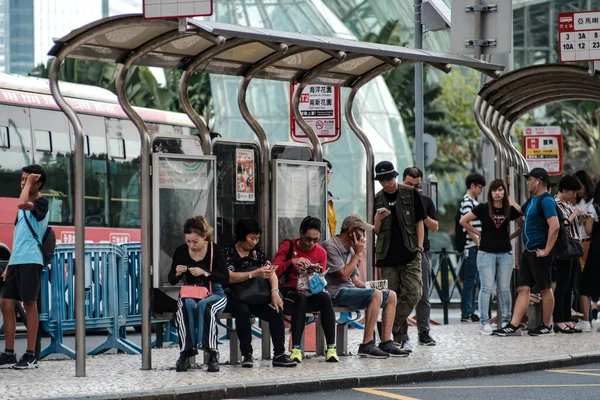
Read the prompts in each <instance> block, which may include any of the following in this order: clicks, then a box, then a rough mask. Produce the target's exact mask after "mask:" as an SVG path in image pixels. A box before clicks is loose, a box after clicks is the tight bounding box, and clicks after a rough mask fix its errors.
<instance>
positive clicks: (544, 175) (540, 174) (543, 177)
mask: <svg viewBox="0 0 600 400" xmlns="http://www.w3.org/2000/svg"><path fill="white" fill-rule="evenodd" d="M523 175H524V176H525V178H529V177H530V176H532V177H534V178H537V179H539V180H540V181H543V182H548V181H549V180H550V176H549V175H548V171H546V170H545V169H544V168H534V169H532V170H531V171H529V173H527V174H523Z"/></svg>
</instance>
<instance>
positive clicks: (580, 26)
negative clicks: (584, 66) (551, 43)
mask: <svg viewBox="0 0 600 400" xmlns="http://www.w3.org/2000/svg"><path fill="white" fill-rule="evenodd" d="M558 47H559V49H560V61H561V62H579V61H597V60H600V11H584V12H563V13H559V14H558Z"/></svg>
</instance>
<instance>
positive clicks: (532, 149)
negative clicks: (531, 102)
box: [523, 126, 564, 176]
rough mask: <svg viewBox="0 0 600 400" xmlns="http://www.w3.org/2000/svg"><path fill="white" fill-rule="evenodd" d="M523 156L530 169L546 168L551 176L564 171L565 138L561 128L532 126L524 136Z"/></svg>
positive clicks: (526, 129) (526, 130)
mask: <svg viewBox="0 0 600 400" xmlns="http://www.w3.org/2000/svg"><path fill="white" fill-rule="evenodd" d="M523 153H524V154H523V156H524V157H525V160H526V161H527V164H529V168H531V169H533V168H538V167H539V168H544V169H545V170H546V171H548V174H549V175H554V176H555V175H561V174H562V173H563V170H564V166H563V164H564V156H563V137H562V132H561V129H560V127H559V126H532V127H528V128H525V133H524V134H523Z"/></svg>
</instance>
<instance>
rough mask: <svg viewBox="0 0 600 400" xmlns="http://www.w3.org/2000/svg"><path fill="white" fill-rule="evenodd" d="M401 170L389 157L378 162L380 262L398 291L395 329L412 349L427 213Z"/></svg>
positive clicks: (377, 249)
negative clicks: (410, 335) (401, 182)
mask: <svg viewBox="0 0 600 400" xmlns="http://www.w3.org/2000/svg"><path fill="white" fill-rule="evenodd" d="M397 176H398V172H396V170H395V169H394V165H393V164H392V163H391V162H389V161H382V162H380V163H379V164H377V165H376V166H375V180H377V181H379V183H380V184H381V186H382V187H383V189H382V190H380V191H379V192H378V193H377V194H376V195H375V210H374V211H375V228H374V231H375V234H376V235H377V242H376V245H375V256H376V266H377V267H378V268H380V270H381V277H382V278H383V279H387V281H388V287H389V289H391V290H393V291H395V292H396V293H398V303H397V305H396V317H395V320H394V328H393V329H392V333H393V335H394V341H395V342H396V343H398V344H399V345H400V347H401V349H403V350H405V351H411V350H412V348H411V345H410V341H409V340H408V323H407V321H406V320H407V318H408V317H409V315H410V313H411V312H412V310H413V309H414V308H415V306H416V305H417V302H418V301H419V299H420V298H421V293H422V290H423V282H422V280H421V255H422V253H423V240H424V236H425V231H424V226H423V220H424V219H425V218H426V217H427V215H426V214H425V210H424V208H423V203H422V201H421V196H419V194H418V193H417V191H416V190H414V188H412V187H410V186H406V185H399V184H398V182H397V181H396V177H397Z"/></svg>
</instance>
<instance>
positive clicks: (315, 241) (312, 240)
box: [303, 236, 321, 243]
mask: <svg viewBox="0 0 600 400" xmlns="http://www.w3.org/2000/svg"><path fill="white" fill-rule="evenodd" d="M303 238H304V240H306V241H307V242H308V243H319V240H321V238H320V237H316V238H314V237H310V236H303Z"/></svg>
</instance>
